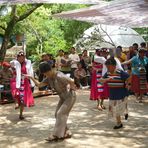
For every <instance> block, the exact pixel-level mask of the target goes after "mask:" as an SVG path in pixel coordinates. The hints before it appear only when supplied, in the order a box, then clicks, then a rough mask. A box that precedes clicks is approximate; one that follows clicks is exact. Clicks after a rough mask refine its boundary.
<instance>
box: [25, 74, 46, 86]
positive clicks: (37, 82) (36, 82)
mask: <svg viewBox="0 0 148 148" xmlns="http://www.w3.org/2000/svg"><path fill="white" fill-rule="evenodd" d="M25 77H27V78H30V79H31V80H32V81H33V82H34V83H35V85H36V86H37V87H44V86H47V85H48V84H47V83H44V82H39V81H37V80H36V79H35V78H33V77H32V76H28V75H25Z"/></svg>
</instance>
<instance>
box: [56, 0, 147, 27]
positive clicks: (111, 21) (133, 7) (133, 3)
mask: <svg viewBox="0 0 148 148" xmlns="http://www.w3.org/2000/svg"><path fill="white" fill-rule="evenodd" d="M54 16H55V17H59V18H67V19H75V20H79V21H86V22H92V23H95V24H106V25H122V26H130V27H148V0H122V1H119V0H114V1H111V2H108V3H106V4H105V3H104V5H97V6H91V7H88V8H85V9H78V10H74V11H68V12H64V13H60V14H56V15H54Z"/></svg>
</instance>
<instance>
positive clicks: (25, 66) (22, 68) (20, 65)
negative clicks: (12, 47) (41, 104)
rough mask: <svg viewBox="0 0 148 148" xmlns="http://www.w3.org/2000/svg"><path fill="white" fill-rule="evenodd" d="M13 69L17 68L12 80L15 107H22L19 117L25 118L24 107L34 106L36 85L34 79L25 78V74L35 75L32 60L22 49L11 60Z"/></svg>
mask: <svg viewBox="0 0 148 148" xmlns="http://www.w3.org/2000/svg"><path fill="white" fill-rule="evenodd" d="M10 63H11V65H12V67H13V69H15V72H14V77H13V78H12V79H11V81H10V86H11V92H12V96H13V98H14V99H15V102H16V106H15V109H18V108H20V115H19V119H20V120H23V119H24V116H23V111H24V107H25V106H26V107H30V106H34V99H33V95H32V91H31V88H33V87H34V86H35V85H34V83H33V81H29V80H28V79H27V78H24V76H23V74H29V75H32V76H33V69H32V66H31V61H30V60H27V59H26V58H25V53H24V52H23V51H20V52H19V53H18V54H17V59H15V60H13V61H11V62H10Z"/></svg>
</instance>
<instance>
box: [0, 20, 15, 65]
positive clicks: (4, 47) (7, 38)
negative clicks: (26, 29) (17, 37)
mask: <svg viewBox="0 0 148 148" xmlns="http://www.w3.org/2000/svg"><path fill="white" fill-rule="evenodd" d="M14 25H15V20H14V19H13V20H12V21H10V22H9V24H8V27H7V29H6V31H5V34H4V38H3V42H2V46H1V49H0V62H3V61H4V59H5V55H6V50H7V47H8V44H9V41H10V35H11V32H12V31H13V28H14Z"/></svg>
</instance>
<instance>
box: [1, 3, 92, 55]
mask: <svg viewBox="0 0 148 148" xmlns="http://www.w3.org/2000/svg"><path fill="white" fill-rule="evenodd" d="M12 7H13V6H12ZM32 7H34V6H33V5H16V6H15V15H14V14H12V11H11V12H10V13H9V14H7V15H5V16H1V23H0V26H1V28H0V34H2V35H3V37H4V36H5V30H4V29H3V27H6V28H7V27H8V24H10V21H12V20H15V23H14V25H12V28H11V31H10V33H9V36H8V37H9V40H10V39H11V36H12V35H16V34H25V38H26V45H27V54H28V56H30V55H40V54H41V53H42V52H48V53H52V54H53V55H56V53H57V50H59V49H63V50H68V49H69V48H70V47H71V46H72V45H73V44H74V42H75V40H76V39H78V38H79V37H80V36H81V34H82V33H83V31H84V30H85V29H87V28H88V27H89V26H90V24H88V23H81V22H78V21H70V20H61V19H56V18H53V17H52V14H54V13H60V12H62V11H67V10H72V9H76V8H82V7H86V5H71V4H68V5H67V4H65V5H61V4H44V5H43V6H41V7H38V9H36V11H34V12H33V13H30V14H29V15H28V16H27V17H26V18H24V19H23V16H24V14H26V13H27V12H28V10H30V9H31V8H32ZM12 16H13V17H12ZM16 18H17V20H19V21H16ZM9 43H10V42H9ZM8 45H9V44H7V47H8ZM2 50H6V47H5V49H2V47H1V50H0V52H1V51H2ZM4 55H5V53H4Z"/></svg>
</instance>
